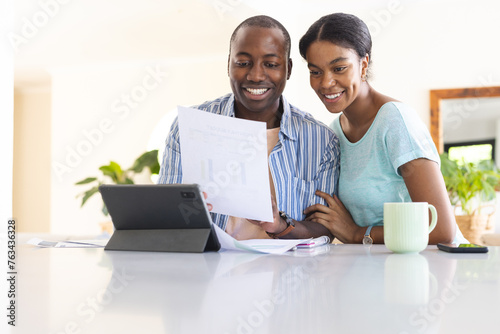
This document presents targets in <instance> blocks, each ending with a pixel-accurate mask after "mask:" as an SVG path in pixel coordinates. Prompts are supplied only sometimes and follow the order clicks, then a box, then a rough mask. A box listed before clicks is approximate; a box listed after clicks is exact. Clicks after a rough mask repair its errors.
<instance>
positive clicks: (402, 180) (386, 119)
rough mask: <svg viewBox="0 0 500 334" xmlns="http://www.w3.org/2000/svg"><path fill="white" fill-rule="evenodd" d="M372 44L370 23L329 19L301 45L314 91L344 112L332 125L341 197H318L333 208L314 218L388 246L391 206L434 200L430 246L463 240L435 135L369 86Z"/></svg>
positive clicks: (346, 237)
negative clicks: (435, 214)
mask: <svg viewBox="0 0 500 334" xmlns="http://www.w3.org/2000/svg"><path fill="white" fill-rule="evenodd" d="M371 46H372V42H371V37H370V32H369V30H368V28H367V26H366V25H365V23H364V22H363V21H362V20H360V19H359V18H357V17H356V16H354V15H350V14H343V13H336V14H331V15H326V16H323V17H322V18H320V19H319V20H318V21H316V22H315V23H314V24H313V25H312V26H311V27H310V28H309V30H308V31H307V32H306V34H305V35H304V36H303V37H302V39H301V40H300V44H299V48H300V53H301V55H302V56H303V57H304V58H305V59H306V61H307V64H308V67H309V71H310V84H311V88H312V89H313V90H314V91H315V92H316V94H317V95H318V97H319V98H320V100H321V101H322V102H323V104H324V105H325V107H326V109H327V110H328V111H329V112H331V113H334V114H338V113H340V117H338V118H337V119H336V120H335V121H334V122H333V123H332V125H331V126H332V128H333V130H334V132H335V133H336V134H337V135H338V136H339V139H340V150H341V155H340V156H341V158H340V159H341V160H340V166H341V167H340V170H341V173H340V178H339V195H338V197H337V196H333V197H332V196H330V195H329V194H325V193H322V192H318V195H319V196H321V197H323V198H324V199H325V200H326V201H327V203H328V206H325V205H321V204H316V205H313V206H311V207H309V208H307V209H306V214H309V216H308V218H307V219H308V220H310V221H315V222H318V223H320V224H322V225H324V226H325V227H327V228H328V229H329V230H330V232H331V233H332V234H333V235H334V236H336V237H337V238H338V239H339V240H340V241H342V242H344V243H361V242H363V243H364V242H365V240H367V241H372V242H375V243H383V242H384V228H383V223H384V221H383V204H384V203H387V202H400V201H401V200H403V201H405V202H408V201H413V202H428V203H429V204H432V205H434V206H435V207H436V209H437V211H438V216H439V223H438V224H437V226H436V228H435V229H434V230H433V231H432V233H431V234H430V238H429V242H430V243H431V244H436V243H438V242H450V241H452V240H453V239H454V238H455V239H456V238H458V240H461V239H463V237H462V235H461V233H460V231H459V230H458V229H457V227H456V223H455V220H454V217H453V214H452V211H451V207H450V206H449V204H448V197H447V193H446V188H445V186H444V182H443V177H442V175H441V172H440V169H439V155H438V153H437V150H436V147H435V146H434V145H433V144H432V140H431V137H430V134H429V131H428V130H427V128H426V127H425V125H424V124H423V123H422V121H421V120H420V119H419V118H418V116H416V114H415V112H414V111H413V110H412V109H411V108H409V107H408V106H407V105H405V104H403V103H401V102H398V101H396V100H395V99H393V98H391V97H388V96H385V95H383V94H381V93H379V92H378V91H376V90H375V89H374V88H373V87H372V86H371V85H370V84H369V82H368V79H367V73H368V69H369V65H370V59H371ZM373 226H375V227H374V228H372V227H373Z"/></svg>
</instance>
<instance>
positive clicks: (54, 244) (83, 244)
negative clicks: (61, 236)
mask: <svg viewBox="0 0 500 334" xmlns="http://www.w3.org/2000/svg"><path fill="white" fill-rule="evenodd" d="M108 241H109V240H107V239H97V240H77V241H73V240H65V241H47V240H42V239H40V238H32V239H30V240H28V244H30V245H34V246H38V247H51V248H104V247H105V246H106V244H107V243H108Z"/></svg>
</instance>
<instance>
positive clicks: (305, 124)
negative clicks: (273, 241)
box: [159, 16, 340, 240]
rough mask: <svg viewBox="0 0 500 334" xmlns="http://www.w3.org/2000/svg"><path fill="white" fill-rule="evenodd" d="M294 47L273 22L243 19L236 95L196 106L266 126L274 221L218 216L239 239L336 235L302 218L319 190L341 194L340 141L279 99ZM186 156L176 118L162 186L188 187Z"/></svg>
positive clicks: (233, 55)
mask: <svg viewBox="0 0 500 334" xmlns="http://www.w3.org/2000/svg"><path fill="white" fill-rule="evenodd" d="M290 45H291V42H290V36H289V34H288V32H287V31H286V29H285V28H284V27H283V25H281V23H279V22H278V21H276V20H275V19H273V18H271V17H268V16H254V17H251V18H249V19H247V20H245V21H243V22H242V23H241V24H240V25H239V26H238V27H237V28H236V29H235V31H234V32H233V34H232V36H231V41H230V51H229V58H228V75H229V79H230V83H231V89H232V91H233V93H232V94H228V95H226V96H223V97H220V98H218V99H216V100H214V101H208V102H205V103H203V104H201V105H199V106H196V107H195V108H197V109H201V110H205V111H207V112H211V113H215V114H220V115H225V116H229V117H237V118H243V119H248V120H254V121H262V122H266V124H267V143H268V154H269V168H270V181H271V182H270V184H271V194H272V197H273V199H275V202H274V201H273V215H274V222H256V221H250V220H247V219H243V218H238V217H228V216H227V215H222V214H214V213H212V219H213V222H214V223H215V224H217V225H218V226H219V227H221V228H222V229H224V230H226V232H228V233H229V234H231V235H232V236H233V237H235V238H236V239H239V240H242V239H253V238H269V237H273V238H305V237H316V236H320V235H329V236H330V237H332V236H331V234H330V232H329V231H328V230H327V229H326V228H324V227H323V226H322V225H320V224H318V223H314V222H303V221H302V220H303V219H304V213H303V211H304V209H305V208H307V207H308V206H310V205H312V204H316V203H318V202H321V201H322V200H321V199H320V198H319V197H317V196H316V195H315V191H316V190H317V189H320V190H322V191H324V192H326V193H329V194H333V193H337V191H336V186H337V183H338V182H337V181H338V173H339V152H340V151H339V148H338V138H337V137H336V136H335V134H334V133H333V131H332V130H331V129H329V128H328V127H327V126H325V125H324V124H322V123H320V122H318V121H316V120H314V119H313V117H312V116H311V115H309V114H307V113H305V112H303V111H300V110H299V109H297V108H295V107H294V106H292V105H290V104H289V103H288V102H287V101H286V100H285V98H284V97H283V96H282V95H281V94H282V93H283V90H284V89H285V84H286V81H287V80H288V79H289V78H290V74H291V71H292V60H291V58H290ZM180 158H181V157H180V145H179V128H178V123H177V120H175V121H174V123H173V125H172V128H171V131H170V134H169V136H168V138H167V141H166V149H165V153H164V156H163V161H162V163H161V170H160V179H159V183H181V182H182V170H181V162H180ZM208 200H210V199H208Z"/></svg>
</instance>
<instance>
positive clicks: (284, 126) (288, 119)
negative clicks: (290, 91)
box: [221, 94, 298, 140]
mask: <svg viewBox="0 0 500 334" xmlns="http://www.w3.org/2000/svg"><path fill="white" fill-rule="evenodd" d="M281 102H282V105H283V115H282V116H281V123H280V133H282V134H283V136H286V137H288V138H289V139H291V140H296V139H297V137H298V135H297V132H298V124H296V122H295V123H294V122H293V121H292V110H291V108H290V104H288V102H287V100H286V99H285V97H284V96H283V95H281ZM221 114H222V115H224V116H229V117H235V111H234V94H231V95H230V96H229V99H228V101H227V103H226V105H225V106H224V108H223V109H222V111H221ZM280 137H281V136H280Z"/></svg>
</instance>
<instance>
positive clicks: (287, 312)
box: [3, 245, 500, 334]
mask: <svg viewBox="0 0 500 334" xmlns="http://www.w3.org/2000/svg"><path fill="white" fill-rule="evenodd" d="M316 252H317V253H318V254H309V253H307V252H289V253H287V254H286V255H282V256H274V255H259V254H252V253H244V252H228V251H226V252H218V253H214V252H212V253H204V254H186V253H182V254H181V253H152V252H117V251H104V250H103V249H40V248H33V247H31V246H28V245H24V246H19V247H18V249H17V267H18V276H17V279H18V282H17V292H18V297H17V299H16V306H17V310H16V312H17V314H16V317H17V319H16V324H17V326H16V328H15V331H13V332H14V333H51V334H56V333H58V334H59V333H92V334H95V333H175V334H178V333H218V334H219V333H220V334H226V333H227V334H233V333H245V334H249V333H307V334H309V333H384V334H388V333H498V332H499V330H498V328H499V324H500V247H490V252H489V253H487V254H449V253H444V252H442V251H438V250H437V248H436V246H429V247H428V248H427V249H426V250H425V251H423V252H421V253H420V254H416V255H397V254H392V253H391V252H390V251H388V250H387V248H385V246H383V245H374V246H372V247H371V248H365V247H364V246H362V245H327V246H325V247H323V248H321V249H318V250H317V251H316ZM3 318H4V317H3ZM4 319H5V318H4ZM3 321H4V322H5V320H3Z"/></svg>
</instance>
